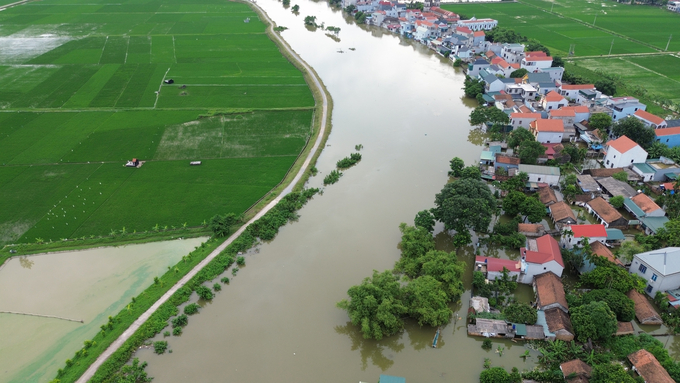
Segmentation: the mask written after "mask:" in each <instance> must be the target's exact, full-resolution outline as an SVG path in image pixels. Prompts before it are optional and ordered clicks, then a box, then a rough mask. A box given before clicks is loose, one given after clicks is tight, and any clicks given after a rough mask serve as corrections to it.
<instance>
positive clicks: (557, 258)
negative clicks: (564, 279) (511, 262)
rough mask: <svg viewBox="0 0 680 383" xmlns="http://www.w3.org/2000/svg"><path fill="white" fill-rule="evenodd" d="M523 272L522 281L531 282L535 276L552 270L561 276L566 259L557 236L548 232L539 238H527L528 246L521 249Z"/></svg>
mask: <svg viewBox="0 0 680 383" xmlns="http://www.w3.org/2000/svg"><path fill="white" fill-rule="evenodd" d="M520 256H521V257H522V258H521V261H522V266H521V269H522V272H523V275H522V276H520V278H521V280H518V282H520V283H525V284H530V283H532V281H533V280H534V277H535V276H537V275H540V274H544V273H547V272H552V273H554V274H555V275H556V276H558V277H561V276H562V271H564V261H563V260H562V253H561V252H560V245H559V244H558V243H557V241H556V240H555V238H553V237H551V236H550V235H548V234H546V235H544V236H542V237H539V238H537V239H527V245H526V247H522V248H521V249H520Z"/></svg>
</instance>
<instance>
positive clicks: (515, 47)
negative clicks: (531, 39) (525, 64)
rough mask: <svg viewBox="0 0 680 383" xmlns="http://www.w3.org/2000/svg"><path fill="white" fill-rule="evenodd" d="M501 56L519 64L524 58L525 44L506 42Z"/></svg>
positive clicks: (509, 61) (511, 62)
mask: <svg viewBox="0 0 680 383" xmlns="http://www.w3.org/2000/svg"><path fill="white" fill-rule="evenodd" d="M500 56H501V57H503V58H504V59H505V61H507V62H508V63H510V64H519V63H521V62H522V59H523V58H524V45H523V44H505V45H503V50H501V54H500Z"/></svg>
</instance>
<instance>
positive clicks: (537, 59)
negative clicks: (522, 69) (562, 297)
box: [524, 56, 552, 61]
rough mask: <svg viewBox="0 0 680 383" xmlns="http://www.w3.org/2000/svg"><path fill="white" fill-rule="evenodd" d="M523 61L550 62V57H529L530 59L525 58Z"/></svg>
mask: <svg viewBox="0 0 680 383" xmlns="http://www.w3.org/2000/svg"><path fill="white" fill-rule="evenodd" d="M524 60H525V61H552V57H550V56H548V57H541V56H531V57H528V56H527V57H526V58H525V59H524Z"/></svg>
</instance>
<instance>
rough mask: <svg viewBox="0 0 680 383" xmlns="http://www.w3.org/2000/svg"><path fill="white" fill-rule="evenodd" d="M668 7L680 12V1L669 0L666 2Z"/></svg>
mask: <svg viewBox="0 0 680 383" xmlns="http://www.w3.org/2000/svg"><path fill="white" fill-rule="evenodd" d="M666 9H668V10H669V11H671V12H680V1H669V2H668V4H666Z"/></svg>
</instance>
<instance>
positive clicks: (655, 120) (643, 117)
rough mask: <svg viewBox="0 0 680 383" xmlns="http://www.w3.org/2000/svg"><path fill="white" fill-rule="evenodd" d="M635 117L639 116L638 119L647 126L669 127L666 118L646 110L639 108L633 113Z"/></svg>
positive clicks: (655, 127) (654, 127)
mask: <svg viewBox="0 0 680 383" xmlns="http://www.w3.org/2000/svg"><path fill="white" fill-rule="evenodd" d="M633 117H635V118H637V119H638V120H640V121H642V123H643V124H645V126H649V127H651V128H653V129H663V128H667V127H668V123H666V120H664V119H663V118H661V117H659V116H655V115H653V114H651V113H649V112H647V111H646V110H642V109H640V110H638V111H636V112H635V113H633Z"/></svg>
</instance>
